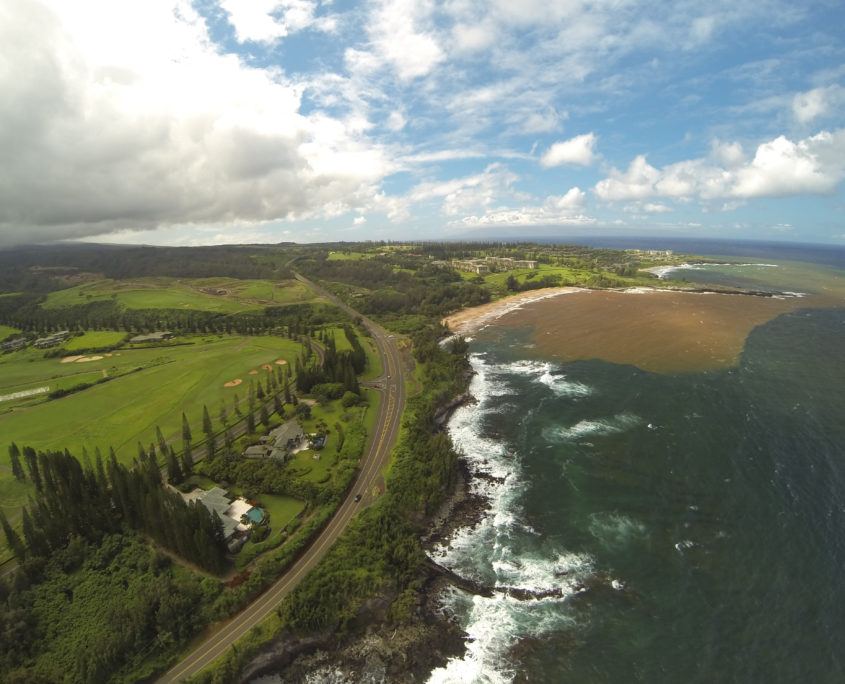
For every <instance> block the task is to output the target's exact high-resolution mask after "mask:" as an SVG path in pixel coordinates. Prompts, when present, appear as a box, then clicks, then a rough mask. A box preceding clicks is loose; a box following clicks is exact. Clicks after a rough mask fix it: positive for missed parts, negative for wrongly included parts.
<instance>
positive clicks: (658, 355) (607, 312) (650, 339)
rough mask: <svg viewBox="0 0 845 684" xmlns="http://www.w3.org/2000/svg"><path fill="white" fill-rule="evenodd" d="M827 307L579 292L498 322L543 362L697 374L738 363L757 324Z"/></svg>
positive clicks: (795, 301)
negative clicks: (517, 330) (522, 334)
mask: <svg viewBox="0 0 845 684" xmlns="http://www.w3.org/2000/svg"><path fill="white" fill-rule="evenodd" d="M825 304H826V302H825V301H824V300H823V299H822V298H820V297H805V298H784V299H780V298H774V297H755V296H747V295H727V294H712V293H707V294H701V293H691V292H675V291H658V290H647V291H628V292H619V291H584V292H577V293H573V294H569V295H567V296H565V297H556V298H553V299H547V300H543V301H539V302H535V303H533V304H531V305H530V306H526V307H525V308H523V309H519V310H516V311H513V312H510V313H508V314H506V315H505V316H503V317H502V318H501V319H500V320H499V324H500V325H502V326H506V327H526V326H528V327H530V329H531V330H532V334H531V337H532V339H531V342H532V343H533V345H534V348H535V350H536V353H537V354H539V355H541V356H544V357H548V356H552V357H555V358H559V359H561V360H563V361H574V360H582V359H602V360H604V361H609V362H612V363H619V364H630V365H634V366H637V367H639V368H641V369H643V370H647V371H652V372H658V373H678V372H700V371H705V370H713V369H719V368H726V367H730V366H733V365H735V364H736V362H737V360H738V358H739V355H740V353H741V352H742V349H743V346H744V344H745V340H746V338H747V337H748V334H749V333H750V332H751V331H752V330H753V329H754V328H755V327H757V326H758V325H762V324H763V323H766V322H767V321H769V320H771V319H773V318H775V317H777V316H779V315H781V314H783V313H787V312H789V311H794V310H795V309H799V308H805V307H819V306H824V305H825ZM828 304H829V303H828Z"/></svg>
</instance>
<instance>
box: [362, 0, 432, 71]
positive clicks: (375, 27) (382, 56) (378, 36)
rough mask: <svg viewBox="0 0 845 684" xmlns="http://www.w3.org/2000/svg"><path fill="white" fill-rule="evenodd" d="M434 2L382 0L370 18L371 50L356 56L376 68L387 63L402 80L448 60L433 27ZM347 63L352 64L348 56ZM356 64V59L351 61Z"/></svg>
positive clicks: (425, 0) (424, 0)
mask: <svg viewBox="0 0 845 684" xmlns="http://www.w3.org/2000/svg"><path fill="white" fill-rule="evenodd" d="M433 10H434V5H433V3H432V2H430V1H427V0H380V1H379V2H377V3H376V4H375V10H374V11H373V13H372V15H371V16H370V17H369V19H368V22H369V26H368V29H367V32H368V35H369V38H370V43H371V46H370V47H371V50H370V52H367V53H364V54H359V53H358V52H357V51H356V53H355V55H354V56H355V57H356V60H357V62H358V63H362V62H364V63H366V62H368V57H370V56H371V57H372V58H374V63H369V64H367V66H368V67H370V68H373V67H375V66H380V65H381V64H387V65H389V66H390V67H392V68H393V70H394V71H395V73H396V75H397V76H398V77H399V78H400V79H401V80H403V81H411V80H413V79H415V78H419V77H420V76H425V75H426V74H428V73H429V72H430V71H431V70H432V69H434V67H435V66H436V65H438V64H439V63H440V62H442V61H444V60H445V59H446V54H445V52H444V51H443V50H442V48H441V47H440V43H439V41H438V38H437V35H436V32H435V31H434V30H433V28H431V22H432V20H431V15H432V12H433ZM347 62H348V63H350V59H349V55H348V56H347ZM350 65H351V66H353V67H354V66H355V64H354V62H352V63H350Z"/></svg>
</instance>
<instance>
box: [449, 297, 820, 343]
mask: <svg viewBox="0 0 845 684" xmlns="http://www.w3.org/2000/svg"><path fill="white" fill-rule="evenodd" d="M578 292H624V293H629V294H645V293H650V292H673V293H680V294H697V295H710V294H718V295H732V296H739V297H761V298H763V299H804V298H812V297H811V296H809V295H808V294H807V293H805V292H782V291H771V292H769V291H764V290H741V289H737V288H729V287H725V288H720V287H709V286H706V285H705V286H690V287H666V286H653V285H651V286H645V285H641V286H631V287H621V288H620V287H609V288H589V287H574V286H563V287H544V288H541V289H538V290H529V291H528V292H519V293H517V294H513V295H508V296H506V297H502V298H501V299H497V300H496V301H493V302H488V303H487V304H479V305H478V306H471V307H467V308H465V309H460V310H459V311H456V312H454V313H451V314H449V315H448V316H444V317H443V318H442V319H441V320H440V322H441V323H442V324H443V325H444V326H445V327H446V328H447V329H448V330H449V332H450V334H452V335H461V336H464V337H466V336H467V335H471V334H473V333H476V332H478V331H479V330H481V329H482V328H485V327H487V326H488V325H490V324H491V323H493V322H495V321H496V320H498V319H499V318H501V317H502V316H504V315H506V314H509V313H511V312H512V311H517V310H519V309H521V308H523V307H524V306H526V305H528V304H533V303H535V302H539V301H543V300H545V299H551V298H552V297H559V296H561V295H567V294H576V293H578Z"/></svg>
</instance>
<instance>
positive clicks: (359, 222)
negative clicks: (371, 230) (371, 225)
mask: <svg viewBox="0 0 845 684" xmlns="http://www.w3.org/2000/svg"><path fill="white" fill-rule="evenodd" d="M366 222H367V219H366V218H365V217H364V216H356V217H355V218H354V219H352V225H353V226H363V225H364V224H365V223H366Z"/></svg>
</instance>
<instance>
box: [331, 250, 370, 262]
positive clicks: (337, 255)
mask: <svg viewBox="0 0 845 684" xmlns="http://www.w3.org/2000/svg"><path fill="white" fill-rule="evenodd" d="M370 256H371V255H369V254H364V252H329V256H328V260H329V261H359V260H360V259H369V258H370Z"/></svg>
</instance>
